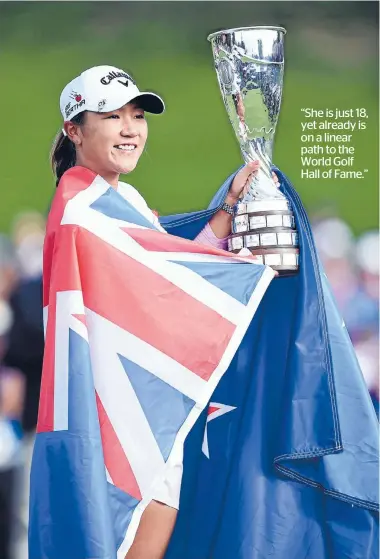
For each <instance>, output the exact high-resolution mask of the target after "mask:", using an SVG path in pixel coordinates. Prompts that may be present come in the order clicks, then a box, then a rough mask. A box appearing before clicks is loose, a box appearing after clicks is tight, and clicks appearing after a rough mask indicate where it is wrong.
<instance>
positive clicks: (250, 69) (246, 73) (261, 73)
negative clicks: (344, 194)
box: [208, 27, 299, 275]
mask: <svg viewBox="0 0 380 559" xmlns="http://www.w3.org/2000/svg"><path fill="white" fill-rule="evenodd" d="M285 33H286V30H285V29H283V28H282V27H242V28H236V29H227V30H224V31H218V32H216V33H212V34H211V35H209V37H208V40H209V41H210V42H211V45H212V51H213V55H214V60H215V68H216V73H217V76H218V81H219V86H220V90H221V93H222V97H223V101H224V104H225V106H226V109H227V113H228V116H229V119H230V121H231V124H232V127H233V129H234V131H235V134H236V136H237V139H238V141H239V144H240V148H241V151H242V155H243V158H244V161H245V162H246V163H248V162H249V161H254V160H257V159H258V160H259V161H260V169H259V171H258V173H257V176H256V177H255V178H254V179H253V181H252V183H251V184H250V187H249V189H248V192H247V194H245V195H244V197H243V198H242V199H241V200H239V203H238V204H237V208H236V215H235V216H234V218H233V223H232V234H231V236H230V237H229V239H228V250H229V251H231V252H234V253H240V252H241V253H242V254H244V253H247V254H248V251H250V252H251V254H253V255H255V256H256V257H257V259H258V260H259V261H261V262H262V263H263V264H266V265H268V266H271V267H272V268H274V269H275V270H278V272H279V274H280V275H289V274H294V273H296V272H297V270H298V257H299V249H298V234H297V231H296V228H295V222H294V215H293V212H292V210H291V207H290V204H289V202H288V201H287V199H286V197H285V196H284V195H283V194H282V192H280V190H279V189H278V188H277V187H276V184H275V183H274V181H273V179H272V172H271V161H272V149H273V140H274V133H275V129H276V124H277V120H278V116H279V112H280V104H281V94H282V83H283V75H284V36H285Z"/></svg>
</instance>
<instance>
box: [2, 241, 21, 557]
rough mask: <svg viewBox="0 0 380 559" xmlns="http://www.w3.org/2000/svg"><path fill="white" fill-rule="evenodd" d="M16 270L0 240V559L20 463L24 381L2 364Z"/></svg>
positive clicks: (12, 516)
mask: <svg viewBox="0 0 380 559" xmlns="http://www.w3.org/2000/svg"><path fill="white" fill-rule="evenodd" d="M16 278H17V269H16V265H15V259H14V253H13V251H12V247H11V245H10V243H9V241H7V239H5V237H4V236H3V237H0V557H1V559H8V558H9V557H10V552H11V548H10V545H11V537H12V532H13V527H14V524H15V522H14V520H15V514H16V502H15V496H16V494H15V487H16V480H17V471H18V468H19V467H20V464H21V438H22V429H21V421H20V420H21V414H22V409H23V403H24V378H23V376H22V374H21V373H20V371H18V370H17V369H16V368H13V367H8V366H6V365H5V364H4V362H3V357H4V353H5V351H6V349H7V345H8V335H9V332H10V329H11V328H12V325H13V319H14V317H13V313H12V310H11V307H10V305H9V303H8V301H7V298H8V296H9V294H10V292H11V290H12V288H13V286H14V284H15V281H16Z"/></svg>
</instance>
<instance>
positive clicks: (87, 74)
mask: <svg viewBox="0 0 380 559" xmlns="http://www.w3.org/2000/svg"><path fill="white" fill-rule="evenodd" d="M134 99H138V102H139V105H140V106H141V108H142V109H144V110H145V111H147V112H148V113H154V114H160V113H162V112H163V111H164V110H165V105H164V102H163V100H162V99H161V97H159V96H158V95H156V94H155V93H151V92H150V91H140V90H139V89H138V87H137V85H136V82H135V81H134V79H133V78H132V77H131V76H130V75H129V74H127V72H124V70H120V68H115V67H114V66H94V67H93V68H89V69H88V70H85V71H84V72H82V73H81V74H80V76H78V77H76V78H74V79H73V80H72V81H71V82H70V83H68V84H67V85H66V87H65V88H64V90H63V91H62V93H61V97H60V101H59V104H60V108H61V113H62V116H63V120H64V121H67V120H71V119H72V118H73V117H74V116H75V115H77V114H79V113H81V112H83V111H94V112H96V113H102V112H103V113H107V112H110V111H115V110H116V109H120V108H121V107H123V106H124V105H126V104H127V103H129V102H130V101H133V100H134Z"/></svg>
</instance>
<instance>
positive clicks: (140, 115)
mask: <svg viewBox="0 0 380 559" xmlns="http://www.w3.org/2000/svg"><path fill="white" fill-rule="evenodd" d="M135 118H145V114H144V113H143V114H139V115H136V116H135Z"/></svg>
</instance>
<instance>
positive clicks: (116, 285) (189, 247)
mask: <svg viewBox="0 0 380 559" xmlns="http://www.w3.org/2000/svg"><path fill="white" fill-rule="evenodd" d="M211 213H212V212H210V215H211ZM180 221H181V220H180ZM272 278H273V272H272V270H270V269H269V268H266V267H264V266H259V265H257V264H253V263H252V262H250V261H249V260H244V259H239V258H237V257H236V256H234V255H232V254H228V253H226V252H224V251H220V250H217V249H212V248H209V247H204V246H201V245H199V244H197V243H194V242H191V241H189V240H187V239H183V238H180V237H176V236H174V235H168V234H165V233H162V232H160V231H158V230H156V229H155V228H154V226H153V225H152V224H151V223H149V221H148V220H147V219H146V218H145V217H144V216H142V215H141V214H140V213H139V212H138V211H137V210H136V209H135V208H134V207H133V206H132V205H131V204H129V203H128V202H127V201H126V200H125V199H124V198H122V197H121V196H120V195H119V194H118V193H117V192H116V191H115V190H114V189H113V188H112V187H110V186H109V185H108V184H107V183H106V182H105V181H104V180H103V179H102V178H101V177H99V176H97V175H95V174H94V173H92V172H91V171H89V170H87V169H84V168H81V167H74V168H72V169H70V170H69V171H67V172H66V173H65V175H64V176H63V178H62V179H61V181H60V183H59V186H58V189H57V192H56V195H55V198H54V201H53V204H52V207H51V211H50V214H49V219H48V224H47V233H46V240H45V249H44V324H45V341H46V345H45V354H44V364H43V376H42V385H41V397H40V407H39V416H38V426H37V435H36V442H35V448H34V454H33V462H32V471H31V493H30V523H29V559H116V557H117V558H118V559H120V558H124V556H125V553H126V552H127V550H128V549H129V547H130V545H131V542H132V541H133V537H134V534H135V532H136V529H137V527H138V523H139V520H140V517H141V514H142V512H143V510H144V508H145V507H146V506H147V504H148V503H149V502H150V500H151V499H152V498H154V497H155V495H157V492H160V491H162V485H163V483H165V484H168V485H169V486H170V485H171V484H173V486H175V485H176V483H177V482H176V480H175V479H174V478H173V480H172V479H171V476H175V475H176V468H177V467H178V466H180V465H181V464H182V453H183V443H184V441H185V439H186V437H187V435H188V433H189V432H190V430H191V429H192V427H193V425H194V424H195V423H196V422H197V420H198V418H199V417H200V415H201V414H202V412H203V410H205V409H207V408H208V402H209V400H210V398H211V395H212V394H213V392H214V391H215V388H216V386H217V385H218V382H219V381H220V379H221V378H222V377H223V375H224V374H225V372H226V371H227V370H228V368H229V367H230V365H231V362H232V361H233V359H234V356H235V355H237V354H238V353H239V347H240V344H241V342H242V340H243V338H244V336H245V334H246V332H247V329H248V328H249V325H250V324H251V322H252V318H253V316H254V314H255V312H256V310H257V308H258V305H259V303H260V301H261V299H262V297H263V295H264V293H265V291H266V289H267V287H268V285H269V283H270V281H271V279H272ZM172 498H173V499H174V500H175V496H174V497H172ZM173 502H174V501H173ZM196 559H199V558H198V557H197V558H196Z"/></svg>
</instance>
